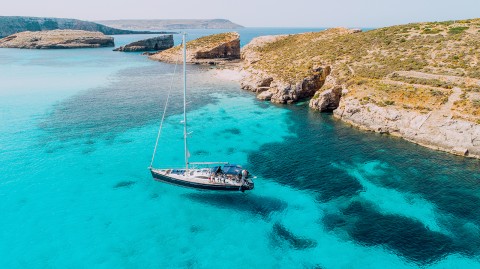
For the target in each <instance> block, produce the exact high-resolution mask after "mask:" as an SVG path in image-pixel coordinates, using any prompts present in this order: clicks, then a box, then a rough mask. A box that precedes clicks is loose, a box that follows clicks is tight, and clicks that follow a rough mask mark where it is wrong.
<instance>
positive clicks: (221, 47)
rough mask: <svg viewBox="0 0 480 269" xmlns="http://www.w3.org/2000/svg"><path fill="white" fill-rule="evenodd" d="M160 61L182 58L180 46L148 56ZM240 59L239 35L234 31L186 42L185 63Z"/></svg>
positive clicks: (174, 60) (221, 61)
mask: <svg viewBox="0 0 480 269" xmlns="http://www.w3.org/2000/svg"><path fill="white" fill-rule="evenodd" d="M149 58H150V59H152V60H156V61H162V62H171V63H174V62H177V61H179V60H181V59H182V47H181V45H180V46H176V47H173V48H171V49H167V50H164V51H161V52H158V53H156V54H154V55H151V56H150V57H149ZM237 59H240V35H239V34H238V33H235V32H230V33H222V34H216V35H210V36H206V37H201V38H198V39H195V40H192V41H189V42H187V63H192V64H219V63H224V62H228V61H232V60H237Z"/></svg>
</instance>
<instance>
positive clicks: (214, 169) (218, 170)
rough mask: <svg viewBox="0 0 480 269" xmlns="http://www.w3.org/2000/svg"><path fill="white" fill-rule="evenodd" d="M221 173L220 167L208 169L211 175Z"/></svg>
mask: <svg viewBox="0 0 480 269" xmlns="http://www.w3.org/2000/svg"><path fill="white" fill-rule="evenodd" d="M221 171H222V168H221V167H220V166H215V167H212V168H210V172H212V173H220V172H221Z"/></svg>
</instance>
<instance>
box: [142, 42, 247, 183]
mask: <svg viewBox="0 0 480 269" xmlns="http://www.w3.org/2000/svg"><path fill="white" fill-rule="evenodd" d="M182 43H183V121H182V123H183V142H184V155H185V156H184V157H185V167H182V168H162V169H160V168H154V167H153V161H154V158H155V155H156V151H157V146H158V141H159V138H160V133H161V130H162V126H163V121H164V119H165V113H166V109H167V105H168V99H169V98H168V97H167V101H166V103H165V108H164V111H163V116H162V120H161V123H160V128H159V132H158V135H157V141H156V143H155V148H154V150H153V156H152V161H151V163H150V167H149V169H150V172H151V173H152V177H153V178H154V179H155V180H157V181H160V182H164V183H169V184H173V185H177V186H182V187H189V188H194V189H202V190H214V191H241V192H245V191H247V190H252V189H253V187H254V183H253V181H252V179H251V177H250V175H249V172H248V171H247V170H246V169H243V168H242V166H240V165H237V164H230V163H228V162H189V157H190V154H189V151H188V143H187V142H188V141H187V139H188V135H189V133H188V130H187V129H188V125H187V108H186V105H187V102H186V98H187V71H186V66H187V63H186V56H187V44H186V33H183V38H182Z"/></svg>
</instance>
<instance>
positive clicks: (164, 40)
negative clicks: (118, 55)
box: [114, 35, 173, 52]
mask: <svg viewBox="0 0 480 269" xmlns="http://www.w3.org/2000/svg"><path fill="white" fill-rule="evenodd" d="M172 47H173V35H162V36H157V37H153V38H149V39H144V40H140V41H135V42H133V43H130V44H127V45H125V46H121V47H119V48H116V49H114V51H124V52H141V51H159V50H166V49H169V48H172Z"/></svg>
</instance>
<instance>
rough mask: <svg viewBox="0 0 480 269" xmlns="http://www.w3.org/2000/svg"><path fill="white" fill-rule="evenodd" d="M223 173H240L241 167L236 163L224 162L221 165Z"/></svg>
mask: <svg viewBox="0 0 480 269" xmlns="http://www.w3.org/2000/svg"><path fill="white" fill-rule="evenodd" d="M222 170H223V173H225V174H227V175H240V174H242V167H241V166H240V165H236V164H226V165H224V166H223V169H222Z"/></svg>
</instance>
